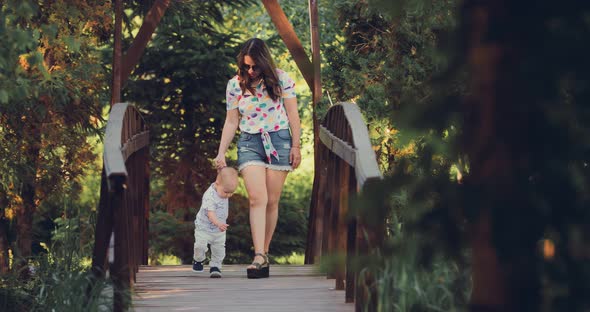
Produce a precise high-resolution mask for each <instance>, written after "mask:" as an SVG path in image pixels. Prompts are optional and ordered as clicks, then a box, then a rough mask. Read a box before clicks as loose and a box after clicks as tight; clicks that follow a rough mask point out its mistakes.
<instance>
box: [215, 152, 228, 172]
mask: <svg viewBox="0 0 590 312" xmlns="http://www.w3.org/2000/svg"><path fill="white" fill-rule="evenodd" d="M213 161H214V162H215V168H217V169H221V168H224V167H227V164H226V163H225V155H222V154H217V156H216V157H215V159H214V160H213Z"/></svg>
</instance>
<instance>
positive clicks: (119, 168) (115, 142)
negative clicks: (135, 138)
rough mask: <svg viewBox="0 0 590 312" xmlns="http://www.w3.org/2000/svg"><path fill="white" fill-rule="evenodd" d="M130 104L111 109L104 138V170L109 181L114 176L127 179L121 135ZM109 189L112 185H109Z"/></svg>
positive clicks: (120, 104) (122, 104) (121, 104)
mask: <svg viewBox="0 0 590 312" xmlns="http://www.w3.org/2000/svg"><path fill="white" fill-rule="evenodd" d="M127 106H128V103H117V104H115V105H113V107H112V108H111V112H110V114H109V120H108V122H107V127H106V130H105V136H104V153H103V158H104V168H105V173H106V176H107V178H109V181H110V179H111V178H112V177H114V176H120V177H123V178H125V177H127V168H126V167H125V159H123V154H122V153H121V133H122V131H123V118H124V117H125V111H126V110H127ZM109 189H111V185H110V184H109Z"/></svg>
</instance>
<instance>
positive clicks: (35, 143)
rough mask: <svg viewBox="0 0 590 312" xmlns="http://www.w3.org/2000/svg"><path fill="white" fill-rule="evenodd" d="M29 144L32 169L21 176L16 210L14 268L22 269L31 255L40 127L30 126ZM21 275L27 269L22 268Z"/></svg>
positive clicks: (29, 159) (27, 154) (28, 155)
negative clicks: (21, 183) (20, 201)
mask: <svg viewBox="0 0 590 312" xmlns="http://www.w3.org/2000/svg"><path fill="white" fill-rule="evenodd" d="M27 132H28V133H29V138H30V141H29V145H28V147H27V153H26V157H27V158H28V161H27V163H28V164H31V166H32V169H30V170H27V173H26V174H25V175H24V177H23V187H22V189H21V192H20V197H21V199H22V205H21V206H20V207H19V208H18V209H17V211H16V232H17V239H16V241H17V254H16V255H17V257H18V259H17V260H16V261H15V264H16V266H15V268H16V269H17V270H20V269H22V268H23V267H24V266H25V265H26V264H27V259H28V258H29V257H31V255H32V248H31V247H32V244H33V216H34V215H35V211H36V204H35V193H36V182H35V181H36V173H37V168H38V160H39V153H40V142H41V136H40V129H39V128H38V127H36V126H34V125H33V126H30V127H29V129H28V131H27ZM23 274H24V275H23V276H26V275H27V271H26V270H23Z"/></svg>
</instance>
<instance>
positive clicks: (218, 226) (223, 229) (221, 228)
mask: <svg viewBox="0 0 590 312" xmlns="http://www.w3.org/2000/svg"><path fill="white" fill-rule="evenodd" d="M228 226H229V225H228V224H225V223H219V224H218V225H217V228H218V229H219V230H220V231H221V232H225V230H227V227H228Z"/></svg>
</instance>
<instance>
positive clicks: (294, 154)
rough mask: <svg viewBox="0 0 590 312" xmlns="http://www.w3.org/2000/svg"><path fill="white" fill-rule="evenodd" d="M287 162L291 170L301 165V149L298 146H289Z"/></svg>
mask: <svg viewBox="0 0 590 312" xmlns="http://www.w3.org/2000/svg"><path fill="white" fill-rule="evenodd" d="M289 162H290V163H291V166H292V167H293V169H297V167H299V165H300V164H301V147H300V146H295V145H294V146H291V152H290V153H289Z"/></svg>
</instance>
